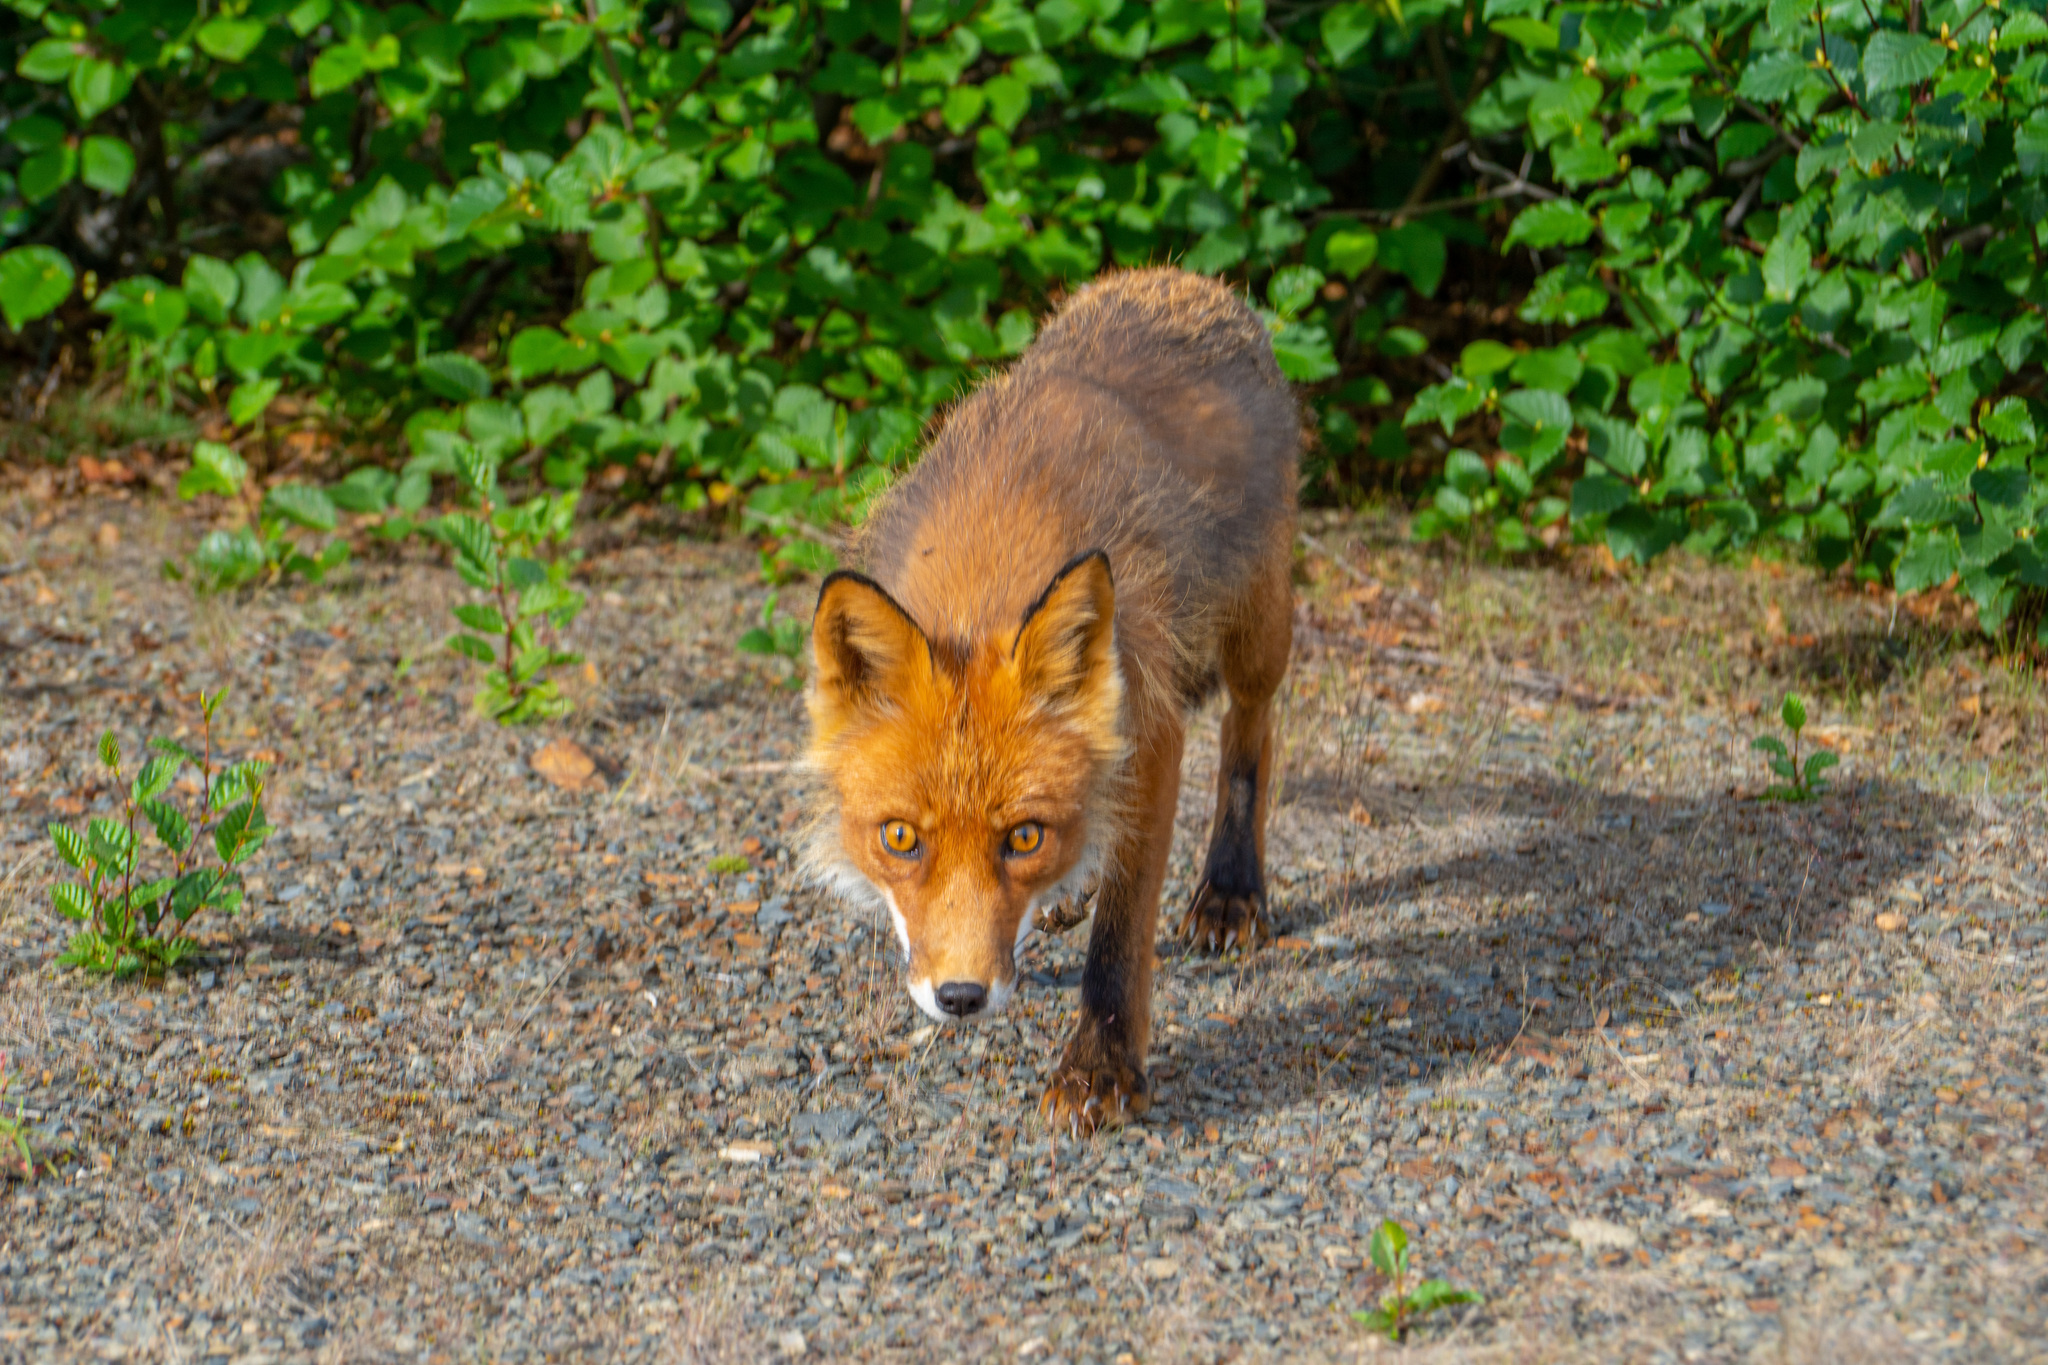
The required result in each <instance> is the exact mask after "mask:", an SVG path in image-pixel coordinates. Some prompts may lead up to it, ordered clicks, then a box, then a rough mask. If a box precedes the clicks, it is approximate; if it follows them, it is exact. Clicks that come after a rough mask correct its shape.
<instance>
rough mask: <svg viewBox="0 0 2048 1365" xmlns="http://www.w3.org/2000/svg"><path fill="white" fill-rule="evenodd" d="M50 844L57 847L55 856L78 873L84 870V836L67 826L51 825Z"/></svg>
mask: <svg viewBox="0 0 2048 1365" xmlns="http://www.w3.org/2000/svg"><path fill="white" fill-rule="evenodd" d="M49 829H50V842H51V843H53V844H55V845H56V846H57V856H58V857H60V858H62V859H63V860H64V861H65V862H66V863H68V864H69V865H70V866H72V867H74V868H77V869H78V870H79V871H81V872H82V871H84V870H85V862H86V857H87V853H86V848H85V836H84V835H82V834H80V833H79V832H78V831H77V830H75V829H72V828H71V827H70V826H69V825H51V826H50V827H49Z"/></svg>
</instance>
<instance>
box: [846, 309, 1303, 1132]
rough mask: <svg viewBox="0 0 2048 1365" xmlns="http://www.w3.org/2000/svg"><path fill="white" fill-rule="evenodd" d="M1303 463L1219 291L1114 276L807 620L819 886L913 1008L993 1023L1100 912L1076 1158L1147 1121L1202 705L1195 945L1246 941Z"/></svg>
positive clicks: (1286, 401)
mask: <svg viewBox="0 0 2048 1365" xmlns="http://www.w3.org/2000/svg"><path fill="white" fill-rule="evenodd" d="M1300 432H1301V428H1300V418H1299V414H1298V410H1297V408H1296V405H1295V400H1294V397H1293V394H1292V392H1291V391H1290V390H1289V388H1288V386H1287V383H1286V381H1285V380H1284V379H1283V378H1282V377H1281V374H1280V372H1279V369H1278V367H1277V366H1276V365H1275V363H1274V360H1273V351H1272V344H1271V341H1270V340H1269V338H1268V336H1267V332H1266V329H1265V327H1264V326H1263V325H1262V324H1261V323H1260V321H1259V320H1258V318H1257V317H1256V316H1255V315H1253V313H1252V312H1251V311H1250V310H1249V309H1248V308H1247V307H1245V305H1244V304H1243V303H1242V302H1241V301H1240V300H1239V299H1238V298H1237V297H1236V296H1235V295H1234V294H1233V293H1231V292H1230V290H1229V289H1228V288H1226V287H1225V286H1224V285H1222V284H1219V283H1217V282H1215V281H1212V280H1208V279H1204V278H1202V277H1200V276H1196V275H1191V274H1187V273H1184V272H1182V271H1178V270H1168V269H1158V270H1135V271H1129V272H1125V273H1121V274H1116V275H1112V276H1109V277H1107V278H1105V279H1103V280H1101V281H1098V282H1097V283H1095V284H1092V285H1090V286H1089V287H1087V288H1085V289H1083V290H1081V291H1079V292H1078V293H1077V294H1075V295H1074V296H1073V297H1072V298H1071V299H1070V300H1069V301H1068V302H1067V303H1066V305H1065V306H1064V307H1063V308H1061V309H1060V310H1059V312H1058V313H1057V314H1056V315H1055V316H1054V317H1053V318H1052V319H1051V320H1050V321H1049V322H1048V324H1047V325H1046V327H1045V328H1044V330H1043V332H1042V333H1041V334H1040V335H1039V337H1038V339H1037V341H1036V342H1035V343H1034V344H1033V345H1032V346H1031V348H1030V349H1029V350H1028V351H1027V352H1026V353H1025V355H1024V356H1023V357H1022V358H1021V359H1020V360H1019V361H1018V362H1017V364H1016V365H1015V366H1014V367H1013V368H1012V369H1011V370H1010V371H1009V372H1008V373H1007V374H1004V375H1001V376H999V377H997V378H995V379H993V380H991V381H990V382H988V383H987V384H985V385H983V386H982V387H981V388H979V389H978V390H977V391H976V392H974V393H973V394H972V395H971V396H969V397H968V398H966V399H965V400H963V401H962V402H961V403H960V404H959V405H958V406H957V407H955V408H954V409H953V410H952V411H951V412H950V413H949V414H948V415H947V417H946V418H945V420H944V423H943V425H942V427H941V428H940V429H939V431H938V432H937V434H936V436H935V437H934V438H933V439H932V440H931V442H930V444H929V447H928V449H927V450H926V452H925V454H924V455H923V457H922V459H920V460H919V461H918V463H917V464H916V466H915V467H914V468H913V470H912V471H911V472H910V473H909V475H907V476H906V477H905V478H904V479H903V480H902V481H901V482H900V483H899V484H897V485H896V487H895V488H893V489H892V490H891V491H890V492H889V493H888V494H887V495H886V496H885V497H884V499H883V500H882V502H881V503H880V504H879V506H878V507H877V508H876V509H875V511H874V512H873V513H872V515H871V516H870V517H869V518H868V521H867V523H866V525H865V527H864V528H863V530H862V532H861V534H860V536H859V539H858V542H857V544H856V547H855V554H854V559H855V562H856V563H857V564H858V566H859V568H858V571H850V572H841V573H837V574H834V575H832V576H831V577H830V578H828V579H827V580H826V582H825V584H824V585H823V587H822V588H821V590H820V593H819V599H818V606H817V612H816V616H815V619H814V629H813V633H812V651H813V662H814V667H813V669H812V672H811V684H810V690H809V694H808V697H807V704H808V708H809V712H810V719H811V731H812V733H811V747H810V761H811V765H812V767H813V769H814V770H815V771H816V772H817V773H818V774H819V775H820V776H821V777H822V778H823V783H822V786H823V789H824V792H825V795H826V810H825V812H824V813H823V815H822V817H821V819H820V821H819V823H818V825H817V828H816V834H815V837H814V839H813V841H812V848H811V855H810V856H811V864H812V866H813V868H814V869H815V870H816V871H817V872H819V873H820V874H821V875H822V876H823V877H824V878H825V879H827V880H828V881H830V882H831V883H832V884H834V885H836V886H837V887H839V888H840V889H841V890H842V891H844V892H846V893H847V894H849V895H850V896H852V897H854V898H856V899H859V900H863V901H868V902H871V903H878V904H880V905H881V906H883V907H885V908H886V909H887V910H888V912H889V914H890V916H891V919H892V921H893V923H894V926H895V928H896V932H897V934H898V936H899V938H900V940H901V943H902V947H903V950H904V955H905V961H906V968H907V973H908V983H907V984H908V987H909V990H910V992H911V995H912V996H913V998H914V999H915V1000H916V1001H917V1003H918V1005H919V1006H920V1008H922V1009H923V1010H924V1011H925V1012H926V1013H927V1014H930V1015H932V1016H933V1017H934V1018H938V1019H942V1020H943V1019H948V1018H950V1017H953V1016H955V1015H970V1014H987V1013H994V1012H996V1011H997V1010H1000V1009H1001V1007H1002V1006H1003V1005H1004V1004H1005V1003H1006V1002H1007V1001H1008V999H1009V998H1010V995H1011V993H1012V991H1013V990H1014V988H1015V985H1016V976H1017V971H1016V954H1017V951H1018V950H1019V948H1021V946H1022V944H1023V943H1024V941H1025V939H1026V937H1027V936H1028V935H1029V934H1030V933H1031V931H1032V929H1033V927H1034V926H1035V924H1036V921H1037V915H1038V913H1039V911H1041V910H1042V909H1044V908H1046V907H1048V906H1050V905H1051V904H1053V903H1055V902H1057V901H1059V900H1061V899H1062V898H1064V897H1067V896H1070V895H1072V894H1074V893H1075V892H1076V891H1077V890H1078V889H1079V888H1081V887H1082V886H1084V885H1090V884H1092V885H1095V886H1097V887H1098V888H1099V889H1098V891H1097V899H1096V912H1095V915H1094V929H1093V935H1092V938H1091V940H1090V945H1089V954H1088V965H1087V967H1086V969H1085V970H1084V974H1083V980H1082V989H1081V1017H1080V1019H1079V1021H1078V1022H1077V1026H1076V1030H1075V1034H1074V1036H1073V1039H1072V1041H1071V1042H1070V1043H1069V1045H1068V1048H1067V1051H1066V1054H1065V1056H1064V1057H1063V1058H1062V1061H1061V1064H1060V1067H1059V1069H1058V1070H1057V1071H1056V1072H1055V1077H1054V1081H1053V1085H1052V1088H1051V1090H1049V1091H1048V1093H1047V1096H1046V1100H1045V1108H1046V1110H1047V1112H1048V1113H1049V1114H1050V1115H1051V1116H1052V1117H1054V1118H1055V1119H1057V1120H1060V1121H1064V1122H1067V1123H1069V1124H1071V1125H1072V1126H1074V1127H1075V1128H1077V1129H1088V1130H1093V1129H1094V1128H1095V1127H1097V1126H1100V1125H1101V1124H1104V1123H1112V1122H1116V1121H1118V1120H1120V1119H1121V1118H1124V1117H1127V1116H1129V1115H1130V1114H1133V1113H1136V1112H1138V1111H1140V1110H1142V1109H1143V1108H1144V1106H1145V1103H1146V1100H1147V1096H1148V1087H1147V1085H1146V1082H1145V1076H1144V1058H1145V1049H1146V1046H1147V1043H1148V1041H1149V1034H1150V995H1151V974H1152V961H1153V941H1154V930H1155V924H1156V916H1157V908H1158V899H1159V894H1160V887H1161V885H1162V883H1163V880H1164V872H1165V863H1166V855H1167V850H1168V847H1169V845H1170V843H1171V840H1172V831H1173V816H1174V806H1175V802H1176V799H1177V796H1178V790H1179V776H1180V756H1181V748H1182V743H1183V738H1184V733H1185V727H1186V723H1187V718H1188V716H1189V714H1190V713H1191V712H1192V710H1193V709H1194V708H1195V707H1197V706H1199V705H1200V704H1201V703H1202V702H1203V701H1204V700H1205V699H1206V698H1207V697H1209V696H1211V695H1212V694H1213V693H1214V692H1216V691H1217V690H1218V688H1219V687H1221V688H1222V689H1223V690H1226V691H1227V692H1228V693H1229V695H1230V699H1231V709H1230V712H1229V713H1228V714H1227V715H1226V717H1225V721H1224V744H1223V749H1224V752H1223V758H1222V763H1221V767H1220V771H1219V774H1218V788H1217V808H1216V817H1215V824H1214V827H1213V829H1212V834H1211V846H1210V855H1209V860H1208V865H1207V869H1206V872H1205V876H1204V881H1203V884H1202V887H1201V889H1200V890H1199V891H1198V892H1197V894H1196V897H1195V900H1194V903H1193V904H1192V905H1191V906H1190V907H1189V909H1188V912H1187V914H1186V915H1185V916H1184V918H1183V921H1182V931H1183V934H1184V935H1185V936H1187V937H1189V938H1191V939H1193V940H1194V941H1196V942H1197V943H1198V944H1200V945H1201V946H1203V947H1216V948H1222V947H1227V946H1231V945H1232V944H1233V943H1242V945H1243V946H1245V947H1250V946H1251V945H1252V943H1253V942H1254V940H1255V939H1256V937H1257V936H1258V934H1259V932H1260V931H1261V926H1262V924H1263V919H1262V911H1263V895H1264V891H1263V868H1262V861H1263V847H1264V816H1265V792H1266V788H1267V785H1268V782H1269V779H1270V766H1271V765H1270V749H1271V745H1270V737H1269V730H1270V701H1271V697H1272V693H1273V691H1274V689H1275V688H1276V687H1277V686H1278V684H1279V681H1280V679H1281V676H1282V675H1283V674H1284V671H1285V668H1286V661H1287V655H1288V649H1289V644H1290V629H1291V618H1292V594H1291V588H1290V580H1289V572H1290V565H1291V546H1292V541H1293V537H1294V521H1295V490H1296V483H1297V478H1298V475H1297V464H1298V460H1299V451H1300V439H1301V436H1300ZM892 840H893V841H894V842H892ZM906 841H907V842H908V844H909V845H910V846H909V847H907V848H899V847H898V846H897V845H898V844H903V843H905V842H906ZM1026 845H1028V847H1025V846H1026Z"/></svg>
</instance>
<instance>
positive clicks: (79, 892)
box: [50, 882, 92, 920]
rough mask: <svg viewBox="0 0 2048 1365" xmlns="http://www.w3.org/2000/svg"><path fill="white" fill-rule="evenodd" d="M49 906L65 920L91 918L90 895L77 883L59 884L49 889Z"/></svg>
mask: <svg viewBox="0 0 2048 1365" xmlns="http://www.w3.org/2000/svg"><path fill="white" fill-rule="evenodd" d="M50 904H51V905H52V906H53V907H55V909H56V911H57V913H58V914H60V915H62V916H63V917H64V918H65V919H72V920H79V919H90V918H92V893H91V892H89V891H87V890H86V888H84V887H82V886H80V885H79V884H78V883H77V882H59V883H57V884H56V885H55V886H53V887H51V888H50Z"/></svg>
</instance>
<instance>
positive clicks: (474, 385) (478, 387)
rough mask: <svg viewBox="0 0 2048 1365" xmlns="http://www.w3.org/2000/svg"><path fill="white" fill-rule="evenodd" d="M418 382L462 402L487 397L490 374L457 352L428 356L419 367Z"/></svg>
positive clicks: (478, 364)
mask: <svg viewBox="0 0 2048 1365" xmlns="http://www.w3.org/2000/svg"><path fill="white" fill-rule="evenodd" d="M419 375H420V382H421V383H423V384H425V385H426V386H427V387H428V388H429V389H432V390H433V391H434V392H435V393H437V394H439V395H440V396H441V397H443V398H447V399H452V400H454V401H455V402H458V403H459V402H462V401H463V400H465V399H470V398H484V397H488V396H489V394H490V392H491V372H490V371H489V370H486V369H485V368H484V367H483V365H482V364H481V363H480V362H479V361H477V360H475V359H472V358H471V357H469V356H466V355H463V354H461V353H460V352H456V351H443V352H441V353H440V354H439V355H430V356H428V357H427V358H426V359H424V360H422V361H421V362H420V364H419Z"/></svg>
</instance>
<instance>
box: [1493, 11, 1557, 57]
mask: <svg viewBox="0 0 2048 1365" xmlns="http://www.w3.org/2000/svg"><path fill="white" fill-rule="evenodd" d="M1487 27H1488V28H1490V29H1492V30H1493V31H1494V32H1495V33H1498V34H1500V35H1501V36H1502V37H1503V38H1507V39H1510V40H1512V41H1514V42H1516V43H1519V44H1520V45H1521V46H1523V47H1525V48H1527V49H1528V50H1529V51H1531V52H1555V51H1556V50H1557V42H1558V38H1557V30H1556V29H1555V28H1552V27H1551V26H1550V25H1549V24H1546V23H1544V22H1543V21H1542V20H1541V19H1524V18H1519V17H1517V18H1512V19H1496V20H1494V21H1493V22H1492V23H1490V24H1488V25H1487Z"/></svg>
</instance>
